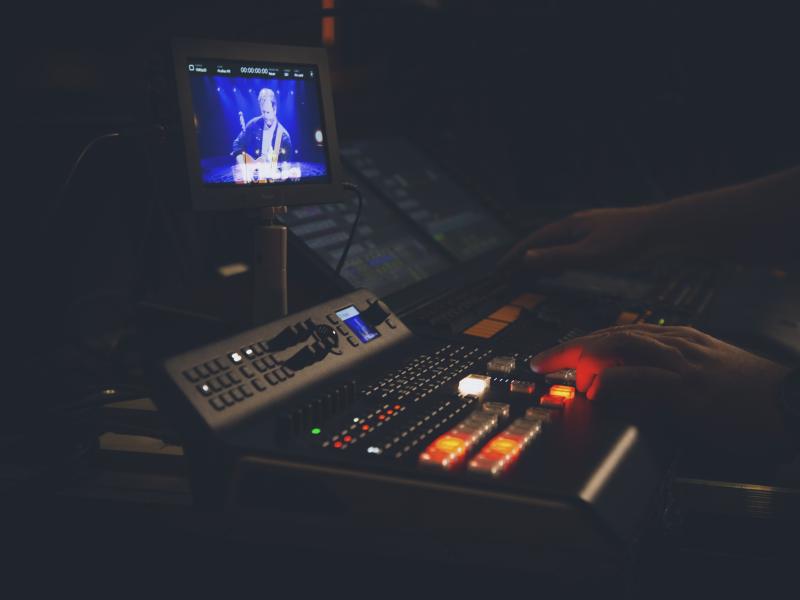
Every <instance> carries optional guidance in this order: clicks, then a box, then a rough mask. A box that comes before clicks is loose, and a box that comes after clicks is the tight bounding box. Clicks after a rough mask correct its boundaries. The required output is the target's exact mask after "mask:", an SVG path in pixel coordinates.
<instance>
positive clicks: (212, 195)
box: [172, 38, 345, 210]
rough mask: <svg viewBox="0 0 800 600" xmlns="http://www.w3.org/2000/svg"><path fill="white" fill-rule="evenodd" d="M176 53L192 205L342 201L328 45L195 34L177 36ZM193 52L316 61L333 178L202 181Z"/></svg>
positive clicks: (250, 58)
mask: <svg viewBox="0 0 800 600" xmlns="http://www.w3.org/2000/svg"><path fill="white" fill-rule="evenodd" d="M172 55H173V61H174V69H175V79H176V84H177V95H178V105H179V112H180V121H181V129H182V132H183V144H184V154H185V157H186V168H187V174H188V179H189V190H190V193H191V203H192V207H193V208H194V209H196V210H237V209H249V208H250V209H255V208H268V207H271V206H289V207H290V206H299V205H304V204H322V203H329V202H342V201H343V199H344V195H345V194H344V190H343V187H342V182H343V174H342V165H341V160H340V157H339V139H338V135H337V132H336V119H335V115H334V110H333V93H332V90H331V79H330V72H329V69H328V56H327V53H326V51H325V49H324V48H312V47H300V46H275V45H269V44H258V43H251V42H226V41H220V40H194V39H184V38H178V39H174V40H173V43H172ZM190 58H194V59H198V58H205V59H210V60H213V59H221V60H242V61H258V62H262V63H271V62H274V63H283V64H285V63H290V64H291V63H295V64H302V65H312V66H315V67H316V68H317V72H318V73H319V79H318V81H319V88H320V98H321V105H322V112H323V114H322V120H323V123H324V127H325V130H326V131H325V132H324V135H325V139H326V140H327V149H326V150H327V158H328V170H329V176H330V181H328V182H314V183H291V184H281V183H278V184H274V185H271V184H264V185H231V186H227V185H223V186H212V185H208V184H205V183H203V179H202V172H201V169H200V152H199V149H198V144H197V134H196V132H195V129H194V119H193V108H192V97H191V89H190V84H189V71H188V69H187V64H188V61H189V59H190Z"/></svg>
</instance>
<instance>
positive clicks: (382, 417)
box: [378, 415, 386, 421]
mask: <svg viewBox="0 0 800 600" xmlns="http://www.w3.org/2000/svg"><path fill="white" fill-rule="evenodd" d="M378 420H379V421H385V420H386V415H378Z"/></svg>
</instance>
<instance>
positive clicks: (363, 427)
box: [361, 423, 369, 431]
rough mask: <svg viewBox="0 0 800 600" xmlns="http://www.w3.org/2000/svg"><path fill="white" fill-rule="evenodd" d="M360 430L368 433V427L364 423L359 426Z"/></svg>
mask: <svg viewBox="0 0 800 600" xmlns="http://www.w3.org/2000/svg"><path fill="white" fill-rule="evenodd" d="M361 429H363V430H364V431H369V425H367V424H366V423H365V424H364V425H362V426H361Z"/></svg>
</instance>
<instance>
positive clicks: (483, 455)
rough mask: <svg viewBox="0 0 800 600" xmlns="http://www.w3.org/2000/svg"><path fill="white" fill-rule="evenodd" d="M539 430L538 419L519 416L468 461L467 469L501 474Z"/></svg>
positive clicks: (539, 423) (489, 473)
mask: <svg viewBox="0 0 800 600" xmlns="http://www.w3.org/2000/svg"><path fill="white" fill-rule="evenodd" d="M540 430H541V422H540V421H538V420H533V419H528V418H521V419H517V420H516V421H514V422H513V423H512V424H511V426H510V427H508V428H507V429H506V430H505V431H503V432H502V433H499V434H498V435H496V436H495V437H493V438H492V439H491V440H489V442H488V443H487V444H486V445H485V446H484V447H483V448H481V451H480V452H479V453H478V455H477V456H475V458H473V459H472V460H471V461H469V466H468V468H469V470H470V471H473V472H475V473H483V474H488V475H499V474H501V473H502V472H503V471H504V470H505V469H506V468H507V467H508V466H509V465H510V464H511V463H512V462H513V461H514V460H516V458H517V457H518V456H519V455H520V453H521V452H522V450H523V449H524V448H525V446H527V445H528V444H529V443H530V441H531V440H532V439H533V438H534V437H535V436H536V434H537V433H539V431H540Z"/></svg>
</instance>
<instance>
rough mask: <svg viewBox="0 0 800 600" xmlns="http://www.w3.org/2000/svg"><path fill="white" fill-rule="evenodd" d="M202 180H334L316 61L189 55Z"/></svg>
mask: <svg viewBox="0 0 800 600" xmlns="http://www.w3.org/2000/svg"><path fill="white" fill-rule="evenodd" d="M186 69H187V71H188V73H189V85H190V90H191V99H192V109H193V114H194V129H195V135H196V136H197V147H198V154H199V159H200V165H199V167H200V174H201V177H202V181H203V183H204V184H205V185H210V186H221V185H222V186H224V185H283V184H294V183H298V182H304V183H310V182H323V183H327V182H329V181H330V174H329V168H328V157H327V151H326V144H325V141H326V140H325V137H326V136H325V126H324V119H323V114H322V103H321V101H320V90H319V72H318V69H317V67H316V66H315V65H300V64H278V63H256V62H253V61H230V60H221V59H210V58H191V57H190V58H189V59H188V61H187V64H186Z"/></svg>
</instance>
